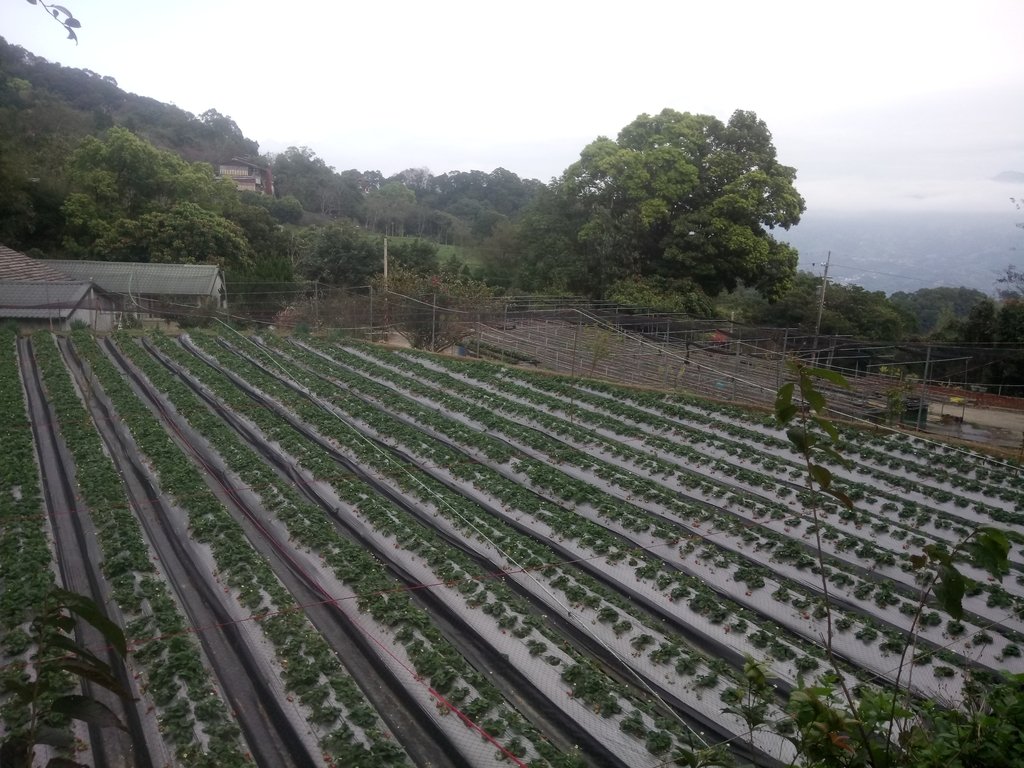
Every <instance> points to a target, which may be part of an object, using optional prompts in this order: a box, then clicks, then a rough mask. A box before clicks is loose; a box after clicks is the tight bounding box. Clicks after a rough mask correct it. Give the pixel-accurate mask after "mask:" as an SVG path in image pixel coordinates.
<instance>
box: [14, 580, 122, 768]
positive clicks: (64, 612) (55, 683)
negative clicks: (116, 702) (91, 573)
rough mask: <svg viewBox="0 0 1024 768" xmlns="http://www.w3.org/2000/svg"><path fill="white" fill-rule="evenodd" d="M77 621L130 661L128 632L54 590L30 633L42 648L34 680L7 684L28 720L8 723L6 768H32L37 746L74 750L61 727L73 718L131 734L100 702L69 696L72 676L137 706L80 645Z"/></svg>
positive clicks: (53, 764) (59, 767) (88, 604)
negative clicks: (126, 637) (76, 638)
mask: <svg viewBox="0 0 1024 768" xmlns="http://www.w3.org/2000/svg"><path fill="white" fill-rule="evenodd" d="M75 617H77V618H78V619H80V620H82V621H85V622H87V623H88V624H90V625H92V626H93V627H95V628H96V629H97V630H98V631H99V632H100V634H101V635H102V637H103V639H104V641H106V643H107V644H108V645H109V646H110V647H111V648H113V649H114V651H115V652H116V653H117V654H118V655H119V656H120V657H121V658H124V657H125V656H127V653H128V650H127V643H126V642H125V637H124V632H122V631H121V628H120V627H118V626H117V625H116V624H115V623H114V622H112V621H111V620H110V619H108V618H107V617H106V616H104V615H103V613H102V612H101V611H100V609H99V607H98V606H97V605H96V603H95V602H93V601H92V600H91V599H89V598H88V597H84V596H82V595H78V594H75V593H74V592H68V591H67V590H64V589H59V588H56V587H55V588H54V589H53V590H51V592H50V593H49V594H48V595H47V596H46V598H45V600H44V602H43V606H42V609H41V610H40V612H39V614H38V615H37V616H36V617H35V618H34V619H33V621H32V624H31V629H30V636H31V638H32V642H33V644H34V645H35V647H36V654H35V657H34V660H33V664H32V669H33V672H34V676H33V675H32V674H30V673H28V672H26V673H25V674H23V675H22V676H21V677H20V678H17V679H6V680H4V683H3V691H4V693H5V694H7V695H8V696H10V697H11V699H13V703H14V705H15V706H14V707H13V708H12V709H13V710H14V711H20V712H21V713H22V714H23V718H22V722H21V723H20V724H17V725H16V726H15V727H13V728H10V727H9V726H10V724H8V723H5V726H8V733H7V734H6V736H5V738H4V741H3V743H2V744H0V765H3V766H4V767H5V768H7V767H8V766H10V768H30V766H32V765H33V764H34V757H35V754H34V753H35V747H36V746H37V745H47V746H51V747H56V748H58V749H62V750H67V749H70V748H71V747H72V746H73V743H74V741H73V738H72V736H71V734H70V733H68V731H67V730H66V729H65V728H63V727H61V724H62V723H64V722H66V721H67V719H68V718H71V719H74V720H82V721H84V722H86V723H89V724H91V725H96V726H99V727H101V728H119V729H121V730H125V726H124V724H123V723H122V722H121V720H120V718H119V717H118V716H117V715H116V714H115V713H114V712H113V711H111V710H110V708H108V707H107V706H106V705H105V704H103V703H102V702H100V701H99V700H97V699H96V698H94V697H92V696H88V695H83V694H79V693H67V692H66V691H67V684H66V683H67V678H68V676H71V677H73V678H79V679H81V680H82V681H88V682H89V684H90V685H98V686H100V687H101V688H105V689H106V690H108V691H111V692H113V693H114V694H116V695H117V696H119V697H121V698H122V699H124V700H126V701H131V700H132V697H131V694H130V693H129V692H128V691H127V690H125V689H124V687H123V686H122V685H121V683H120V682H119V681H118V680H117V678H116V677H115V675H114V671H113V669H111V667H110V665H109V664H108V663H107V662H105V661H103V660H102V659H101V658H99V657H98V656H96V655H95V654H93V653H92V652H90V651H89V650H87V649H86V648H83V647H82V646H81V645H79V644H78V643H77V642H76V641H75V639H74V637H73V632H74V629H75V624H76V618H75ZM47 765H48V766H50V768H74V766H78V765H80V764H79V763H77V762H74V761H73V760H69V759H67V758H65V757H54V758H52V759H51V760H50V761H49V762H48V763H47Z"/></svg>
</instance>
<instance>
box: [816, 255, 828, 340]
mask: <svg viewBox="0 0 1024 768" xmlns="http://www.w3.org/2000/svg"><path fill="white" fill-rule="evenodd" d="M831 262H832V251H829V252H828V256H827V257H826V258H825V274H824V275H822V277H821V298H820V299H819V300H818V321H817V322H816V323H815V324H814V345H815V347H817V345H818V334H819V333H821V313H822V312H824V311H825V289H826V288H828V266H829V264H830V263H831Z"/></svg>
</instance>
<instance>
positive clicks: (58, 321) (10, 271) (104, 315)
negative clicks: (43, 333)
mask: <svg viewBox="0 0 1024 768" xmlns="http://www.w3.org/2000/svg"><path fill="white" fill-rule="evenodd" d="M3 320H14V321H16V322H17V323H18V325H20V326H22V327H25V326H28V327H35V328H50V329H52V330H55V331H67V330H70V329H71V327H72V324H74V323H83V324H85V325H88V326H90V327H92V328H94V329H96V330H98V331H109V330H111V329H112V328H113V327H114V325H115V322H116V318H115V314H114V306H113V302H111V300H110V299H109V297H107V296H106V295H104V293H103V292H102V290H100V289H98V288H97V287H96V286H95V285H93V284H92V283H91V282H89V281H88V280H77V279H74V278H72V277H70V276H68V275H67V274H65V273H64V272H61V271H60V270H58V269H56V268H55V267H53V266H52V265H51V264H49V263H48V262H45V261H40V260H39V259H33V258H30V257H29V256H26V255H25V254H24V253H21V252H20V251H15V250H13V249H11V248H7V247H5V246H2V245H0V321H3Z"/></svg>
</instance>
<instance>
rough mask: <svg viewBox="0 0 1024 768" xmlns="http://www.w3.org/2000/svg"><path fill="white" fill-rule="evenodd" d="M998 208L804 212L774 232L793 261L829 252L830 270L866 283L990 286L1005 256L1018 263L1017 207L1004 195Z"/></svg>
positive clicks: (813, 262) (811, 267)
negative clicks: (794, 254)
mask: <svg viewBox="0 0 1024 768" xmlns="http://www.w3.org/2000/svg"><path fill="white" fill-rule="evenodd" d="M1006 208H1007V210H1006V211H1005V212H1002V213H998V214H993V213H978V212H970V211H968V212H950V211H941V212H940V211H929V212H906V211H892V212H880V213H879V212H872V213H851V214H842V213H836V212H831V211H824V212H813V211H808V212H807V213H806V214H804V216H803V218H802V220H801V222H800V224H798V225H797V226H796V227H794V228H793V229H791V230H790V231H789V232H778V233H776V237H777V238H778V239H779V240H784V241H788V242H789V243H790V244H791V245H793V246H794V247H795V248H797V249H798V250H799V251H800V269H801V270H806V271H810V272H814V273H815V274H821V272H822V269H823V267H824V264H825V259H826V257H827V255H828V252H829V251H831V252H832V266H831V267H830V269H829V276H830V277H833V278H834V279H835V280H836V281H838V282H842V283H847V284H856V285H860V286H863V287H864V288H867V289H868V290H872V291H885V292H886V293H893V292H895V291H906V292H913V291H916V290H918V289H919V288H936V287H940V286H949V287H956V286H965V287H968V288H976V289H978V290H980V291H984V292H986V293H989V294H992V293H994V290H995V282H996V278H997V277H998V276H999V274H1000V273H1001V272H1003V271H1005V269H1006V266H1007V265H1008V264H1014V265H1015V266H1017V268H1018V269H1020V268H1022V267H1024V229H1020V228H1018V227H1017V226H1016V224H1017V222H1020V221H1024V212H1020V211H1016V210H1014V208H1013V206H1012V205H1011V204H1010V201H1009V200H1007V203H1006Z"/></svg>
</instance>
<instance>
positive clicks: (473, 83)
mask: <svg viewBox="0 0 1024 768" xmlns="http://www.w3.org/2000/svg"><path fill="white" fill-rule="evenodd" d="M59 1H60V2H61V3H63V4H64V5H65V6H67V7H68V8H69V10H71V11H72V12H73V13H74V14H75V16H76V17H77V18H78V19H79V20H80V21H81V23H82V28H81V29H80V30H79V40H80V42H79V44H78V45H77V46H76V45H75V44H74V43H73V42H71V41H68V40H65V39H64V34H63V31H62V29H61V28H60V27H59V26H58V25H57V24H56V23H54V22H52V21H49V20H48V19H47V18H46V16H45V15H44V13H43V12H42V11H41V10H40V8H39V7H38V6H33V5H30V4H29V3H27V2H25V0H0V35H2V36H3V37H5V38H6V39H7V40H8V41H9V42H12V43H15V44H18V45H21V46H24V47H25V48H27V49H28V50H30V51H32V52H33V53H35V54H37V55H39V56H43V57H45V58H47V59H49V60H51V61H57V62H60V63H61V64H64V65H65V66H72V67H81V68H86V69H91V70H93V71H95V72H97V73H99V74H101V75H109V76H112V77H114V78H115V79H116V80H117V81H118V83H119V85H120V86H121V87H122V88H124V89H126V90H128V91H132V92H135V93H138V94H142V95H145V96H151V97H153V98H156V99H159V100H160V101H167V102H172V103H174V104H176V105H178V106H179V107H181V108H183V109H186V110H188V111H190V112H193V113H196V114H199V113H201V112H203V111H205V110H206V109H208V108H211V107H213V108H215V109H217V110H218V111H220V112H221V113H223V114H226V115H230V116H231V117H232V118H234V120H235V121H236V122H237V123H238V125H239V126H240V127H241V129H242V131H243V132H244V133H245V135H246V136H248V137H249V138H252V139H255V140H256V141H258V142H259V144H260V148H261V150H262V151H264V152H274V151H280V150H282V149H284V148H286V147H288V146H289V145H296V146H301V145H306V146H309V147H310V148H312V149H313V150H314V151H315V152H316V153H317V154H318V155H319V156H321V157H323V158H324V159H325V160H326V162H327V163H328V164H329V165H333V166H334V167H336V168H337V169H338V170H344V169H346V168H358V169H360V170H368V169H376V170H380V171H381V172H383V173H384V174H385V175H390V174H392V173H395V172H397V171H400V170H402V169H404V168H408V167H413V166H415V167H422V166H426V167H428V168H429V169H430V170H431V171H432V172H434V173H441V172H443V171H448V170H471V169H479V170H484V171H490V170H493V169H494V168H496V167H499V166H500V167H504V168H507V169H509V170H511V171H514V172H515V173H517V174H519V175H520V176H523V177H534V178H539V179H541V180H544V181H547V180H550V179H551V178H552V177H554V176H558V175H559V174H560V173H561V172H562V171H563V170H564V169H565V168H566V167H567V166H568V165H569V164H570V163H572V162H573V161H574V160H575V159H576V158H577V157H578V155H579V152H580V150H581V149H582V148H583V147H584V146H585V145H586V144H587V143H588V142H590V141H592V140H593V139H594V138H596V137H597V136H599V135H607V136H615V135H616V134H617V133H618V131H619V129H621V128H622V127H623V126H624V125H626V124H628V123H629V122H630V121H632V120H633V119H634V118H635V117H636V116H637V115H638V114H640V113H643V112H647V113H653V112H658V111H660V110H661V109H662V108H664V107H671V108H673V109H677V110H679V111H689V112H699V113H705V114H713V115H716V116H718V117H719V118H721V119H723V120H725V119H727V118H728V117H729V115H730V114H731V113H732V112H733V111H734V110H735V109H749V110H754V111H755V112H757V114H758V115H759V116H760V117H761V118H762V119H764V120H765V122H766V123H767V124H768V127H769V128H770V130H771V131H772V134H773V136H774V139H775V145H776V148H777V149H778V153H779V157H780V159H781V160H782V162H784V163H786V164H788V165H793V166H795V167H796V168H797V171H798V176H797V187H798V189H799V190H800V191H801V193H802V194H803V195H804V197H805V198H806V199H807V202H808V212H811V211H814V210H837V209H841V210H851V211H855V210H861V211H862V210H870V209H878V208H885V209H909V210H914V209H950V210H957V209H964V208H968V207H969V208H973V209H975V210H992V211H998V210H1005V209H1006V208H1007V206H1009V201H1008V200H1007V198H1008V197H1010V196H1011V195H1013V196H1024V189H1019V188H1018V187H1019V186H1021V185H1011V184H1006V183H998V182H993V181H991V180H990V179H991V177H993V176H995V175H996V174H997V173H1000V172H1002V171H1024V98H1022V97H1024V66H1022V65H1024V53H1022V51H1024V49H1022V46H1021V34H1022V32H1024V2H1021V0H973V1H972V2H965V1H964V0H958V1H957V2H946V0H928V1H927V2H918V1H917V0H888V1H887V2H877V1H876V0H858V1H857V2H837V1H829V0H807V1H806V2H805V1H804V0H775V1H774V2H765V1H764V0H749V1H747V2H741V1H738V0H715V1H714V2H696V0H691V1H690V2H686V1H684V0H629V1H628V2H625V1H620V2H615V3H611V2H601V1H600V0H587V1H586V2H577V1H576V0H543V1H542V2H539V1H535V0H518V1H517V2H515V3H503V4H498V3H487V2H481V1H480V0H473V2H461V1H456V0H435V2H424V1H422V0H420V1H419V2H406V0H389V1H388V2H361V3H349V2H346V3H340V2H321V3H312V2H305V3H290V2H285V1H284V0H245V2H242V1H241V0H237V1H236V0H173V2H171V1H168V2H159V3H158V2H153V1H152V0H59Z"/></svg>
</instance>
